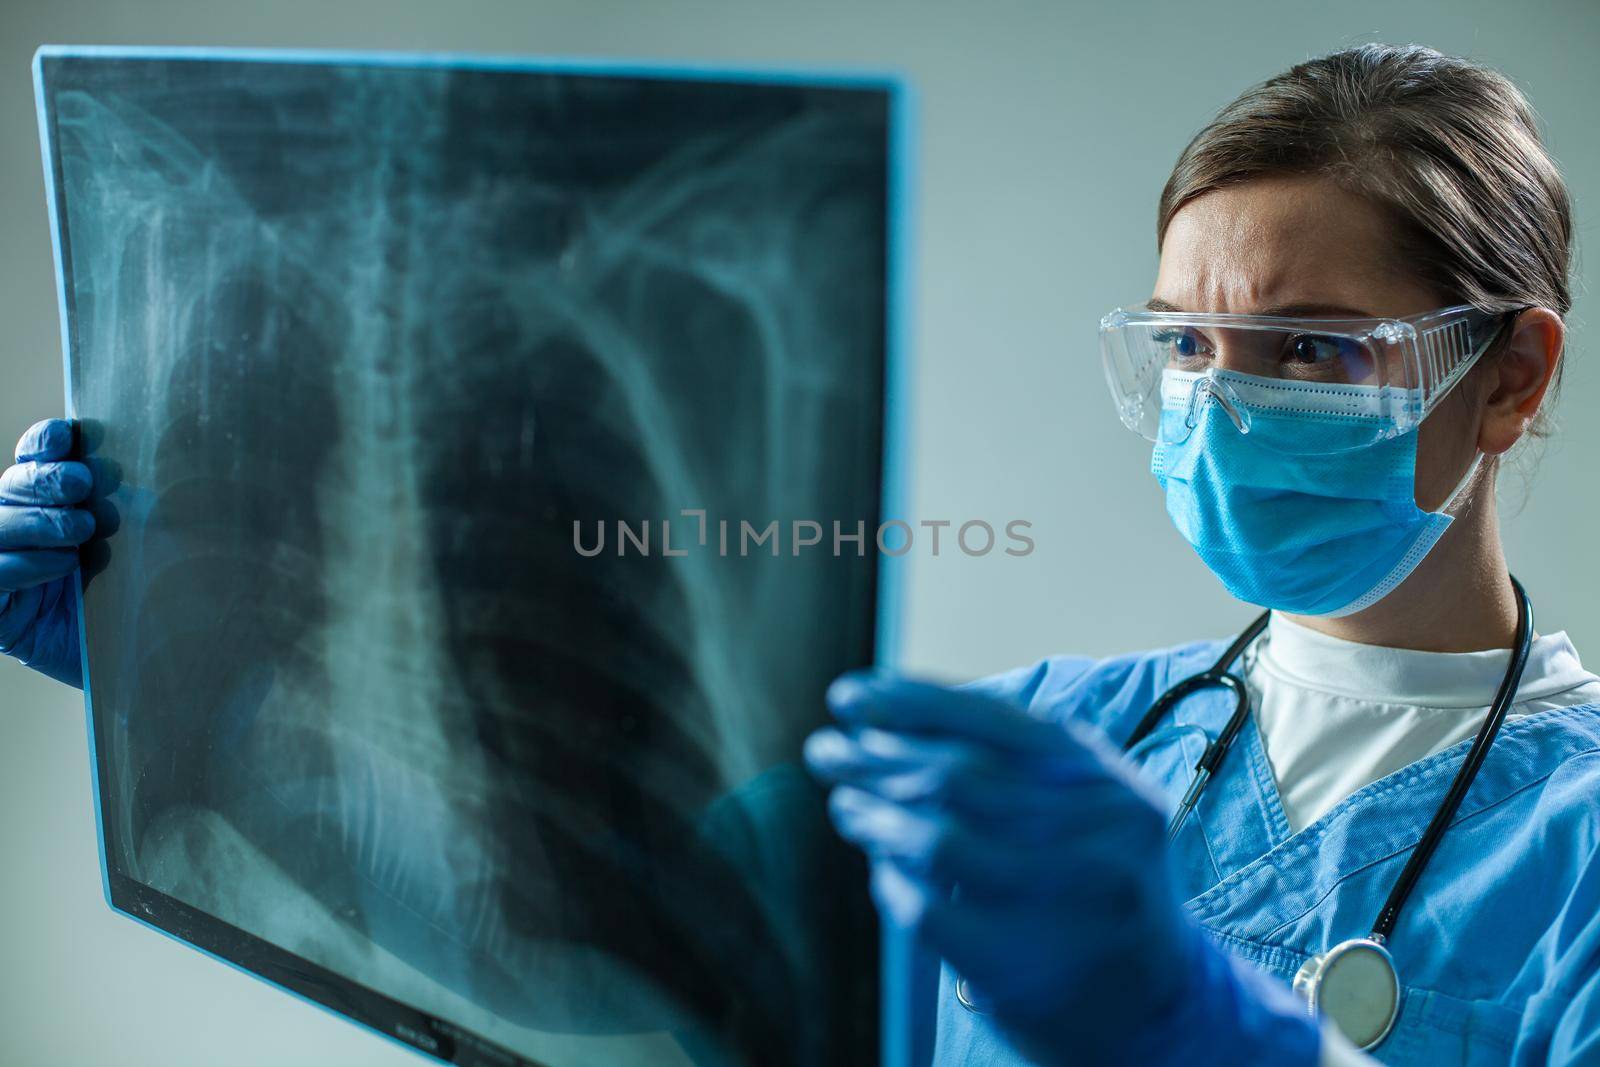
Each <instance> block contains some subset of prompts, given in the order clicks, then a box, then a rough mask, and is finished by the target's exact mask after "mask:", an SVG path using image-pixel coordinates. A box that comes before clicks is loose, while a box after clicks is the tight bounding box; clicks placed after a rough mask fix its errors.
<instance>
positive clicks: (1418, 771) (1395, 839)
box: [1190, 704, 1600, 929]
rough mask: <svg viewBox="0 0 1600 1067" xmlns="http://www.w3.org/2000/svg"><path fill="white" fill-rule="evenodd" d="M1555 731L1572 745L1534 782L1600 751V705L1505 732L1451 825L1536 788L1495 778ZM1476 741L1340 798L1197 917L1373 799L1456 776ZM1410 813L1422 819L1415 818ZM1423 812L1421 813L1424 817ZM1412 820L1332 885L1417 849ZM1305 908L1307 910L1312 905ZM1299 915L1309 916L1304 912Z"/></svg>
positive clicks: (1395, 827)
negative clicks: (1513, 755)
mask: <svg viewBox="0 0 1600 1067" xmlns="http://www.w3.org/2000/svg"><path fill="white" fill-rule="evenodd" d="M1570 726H1578V727H1579V729H1577V730H1574V731H1573V735H1574V736H1570V737H1563V736H1561V735H1560V733H1559V731H1561V730H1562V728H1563V727H1570ZM1585 728H1587V729H1585ZM1552 732H1557V734H1558V736H1557V737H1556V738H1555V739H1554V741H1555V742H1556V743H1561V742H1563V741H1564V742H1566V744H1567V745H1570V746H1571V747H1570V748H1569V749H1568V751H1566V752H1565V753H1564V754H1562V755H1560V756H1559V759H1557V758H1556V757H1555V756H1553V755H1552V756H1548V757H1547V762H1548V765H1549V767H1550V770H1549V771H1547V772H1545V773H1544V774H1542V775H1539V776H1538V777H1537V778H1535V779H1533V780H1532V781H1533V782H1538V781H1542V780H1544V779H1545V778H1548V777H1549V775H1550V774H1551V773H1554V770H1555V768H1556V767H1557V766H1558V765H1559V764H1561V763H1566V762H1568V761H1570V760H1573V759H1577V758H1580V757H1583V756H1587V755H1591V754H1593V753H1596V752H1600V704H1579V705H1575V706H1573V707H1570V708H1552V709H1550V710H1549V711H1545V712H1541V713H1539V714H1538V715H1528V716H1524V717H1521V718H1518V719H1514V720H1511V721H1509V722H1507V723H1506V724H1505V727H1504V728H1503V729H1502V731H1501V737H1500V739H1499V740H1498V741H1497V742H1496V745H1495V748H1496V753H1494V754H1492V755H1491V760H1492V766H1493V771H1494V773H1493V774H1491V775H1490V777H1487V778H1484V779H1483V781H1482V782H1478V783H1475V784H1474V788H1473V790H1472V792H1470V793H1469V794H1468V797H1469V798H1471V799H1474V800H1476V803H1475V804H1473V805H1472V806H1471V807H1470V808H1464V809H1463V811H1462V812H1459V813H1458V814H1457V817H1456V818H1455V819H1454V820H1452V823H1451V825H1456V824H1457V823H1460V822H1461V821H1463V820H1465V819H1467V818H1470V817H1471V816H1473V815H1475V814H1477V813H1479V812H1480V811H1484V810H1487V809H1488V808H1490V807H1492V806H1493V805H1494V804H1495V803H1498V802H1499V801H1500V800H1502V799H1504V798H1506V797H1509V796H1511V795H1514V794H1515V793H1518V792H1521V791H1522V790H1523V789H1524V788H1525V787H1526V786H1527V785H1529V784H1531V783H1530V782H1528V781H1516V782H1514V783H1506V782H1497V781H1496V777H1495V776H1496V775H1498V776H1499V777H1501V778H1503V777H1504V776H1505V773H1506V769H1505V764H1506V760H1507V754H1508V753H1510V752H1512V751H1513V750H1515V749H1516V748H1518V747H1522V748H1525V747H1526V746H1527V745H1529V744H1537V743H1538V740H1539V739H1534V740H1531V741H1530V739H1529V738H1528V736H1527V735H1529V734H1535V735H1537V734H1548V733H1552ZM1583 734H1587V736H1577V735H1583ZM1544 740H1545V742H1546V743H1547V744H1548V743H1550V741H1549V739H1544ZM1470 744H1471V743H1470V741H1462V742H1460V743H1458V744H1456V745H1452V746H1451V747H1449V748H1447V749H1444V750H1443V751H1441V752H1437V753H1434V754H1433V755H1431V756H1428V757H1425V758H1424V759H1421V760H1418V761H1417V762H1416V763H1412V764H1410V765H1408V766H1406V767H1402V768H1400V769H1399V770H1397V771H1394V772H1392V773H1390V774H1388V775H1386V776H1384V777H1383V778H1380V779H1378V780H1377V781H1376V782H1373V783H1371V784H1369V785H1366V786H1363V787H1362V788H1361V789H1358V790H1356V792H1354V793H1352V794H1351V795H1350V796H1348V797H1346V798H1345V799H1344V800H1342V801H1340V802H1339V803H1338V804H1337V805H1335V806H1334V807H1333V808H1332V809H1330V810H1329V811H1328V812H1326V813H1325V814H1323V815H1322V816H1321V817H1319V818H1318V819H1316V820H1315V821H1313V822H1312V823H1311V824H1310V825H1309V826H1306V827H1304V828H1303V829H1301V831H1300V832H1299V833H1297V834H1295V835H1294V836H1293V837H1291V838H1289V839H1288V840H1287V841H1285V842H1283V843H1282V844H1281V845H1278V846H1276V847H1274V848H1271V849H1268V850H1267V851H1266V852H1265V853H1263V854H1262V855H1261V856H1258V857H1257V858H1255V859H1254V860H1252V861H1251V862H1250V863H1248V864H1246V865H1244V866H1243V867H1240V868H1239V869H1237V870H1235V871H1233V872H1232V873H1231V874H1228V875H1226V876H1225V877H1224V878H1223V879H1222V881H1220V882H1218V883H1217V884H1216V885H1214V886H1212V887H1211V888H1210V889H1207V890H1206V891H1205V892H1203V893H1201V894H1199V895H1198V896H1196V897H1194V898H1193V899H1192V900H1191V901H1190V904H1191V905H1192V906H1193V908H1194V909H1195V914H1196V916H1197V917H1201V918H1204V917H1214V916H1217V915H1220V914H1223V913H1225V912H1226V911H1227V909H1228V905H1229V903H1230V901H1229V899H1228V897H1229V895H1230V894H1231V893H1233V892H1234V891H1235V890H1237V889H1239V888H1240V887H1241V886H1243V885H1247V884H1249V883H1251V882H1254V881H1257V880H1259V879H1261V878H1266V877H1276V876H1277V875H1278V871H1279V869H1280V868H1281V867H1284V866H1293V865H1295V864H1297V863H1298V862H1299V861H1300V860H1301V859H1302V858H1303V856H1304V855H1305V854H1308V853H1314V852H1316V851H1318V850H1319V849H1320V848H1321V844H1322V840H1323V838H1325V837H1326V836H1327V835H1328V834H1329V833H1330V832H1332V831H1333V830H1334V829H1335V828H1336V827H1338V826H1339V825H1340V824H1342V823H1343V822H1345V821H1346V819H1347V818H1350V817H1352V816H1360V815H1361V814H1363V809H1365V808H1367V807H1369V806H1370V805H1372V804H1373V803H1374V802H1378V801H1382V800H1384V799H1386V798H1388V797H1389V796H1390V795H1391V794H1395V793H1397V792H1399V791H1401V790H1404V789H1406V788H1409V787H1411V786H1414V785H1416V784H1417V783H1418V782H1419V781H1421V780H1422V779H1425V778H1428V777H1439V776H1448V775H1449V774H1451V773H1453V771H1454V769H1455V767H1456V765H1457V764H1458V763H1459V761H1460V759H1461V756H1462V755H1463V753H1464V752H1465V750H1466V749H1467V748H1469V747H1470ZM1496 757H1497V758H1496ZM1489 770H1490V767H1489V766H1486V767H1485V771H1489ZM1480 777H1481V776H1480ZM1486 785H1487V786H1489V787H1493V788H1497V792H1496V794H1495V796H1494V798H1493V800H1492V801H1485V800H1484V798H1483V791H1484V788H1485V787H1486ZM1412 814H1413V815H1416V813H1412ZM1425 814H1426V813H1423V815H1425ZM1423 815H1416V818H1417V819H1421V818H1423ZM1407 821H1408V820H1399V821H1393V820H1386V821H1385V822H1384V823H1382V824H1381V825H1379V826H1378V827H1375V829H1376V830H1379V831H1383V833H1382V840H1380V839H1379V838H1378V837H1372V838H1368V839H1365V840H1363V841H1362V842H1361V844H1362V845H1364V846H1365V847H1364V848H1363V849H1362V850H1361V851H1360V852H1358V853H1357V854H1356V855H1355V856H1353V857H1352V864H1353V865H1352V866H1349V867H1347V868H1344V869H1343V870H1342V872H1341V873H1340V874H1339V875H1338V876H1337V877H1336V878H1334V879H1333V880H1332V882H1333V884H1337V883H1338V882H1340V881H1343V880H1344V879H1345V878H1347V877H1348V876H1349V875H1351V874H1354V873H1355V872H1357V871H1359V870H1361V869H1364V868H1366V867H1368V866H1370V865H1371V864H1372V863H1375V862H1381V861H1382V860H1383V859H1385V858H1390V857H1392V855H1393V854H1394V852H1395V851H1404V849H1407V848H1410V847H1412V846H1414V845H1415V844H1416V842H1417V841H1418V840H1420V839H1421V835H1422V831H1423V829H1424V827H1423V825H1421V824H1420V823H1419V824H1418V825H1416V826H1415V827H1413V828H1412V829H1410V830H1407V829H1405V827H1404V825H1403V824H1404V823H1405V822H1407ZM1409 821H1415V819H1413V820H1409ZM1362 853H1366V854H1369V855H1370V858H1367V859H1362V858H1361V855H1362ZM1373 853H1376V854H1373ZM1325 892H1326V891H1325V890H1324V889H1323V888H1321V886H1320V885H1319V886H1317V887H1316V888H1315V895H1316V897H1317V898H1319V899H1320V897H1321V896H1323V895H1324V894H1325ZM1312 893H1313V886H1312V885H1310V884H1305V885H1298V884H1297V885H1293V886H1288V887H1286V894H1287V895H1300V896H1308V897H1309V896H1310V895H1312ZM1312 906H1314V905H1312ZM1305 910H1306V911H1309V910H1310V907H1307V908H1306V909H1305ZM1280 914H1281V912H1280ZM1301 914H1304V912H1302V913H1301ZM1279 925H1282V924H1275V926H1274V927H1273V928H1274V929H1276V928H1277V927H1278V926H1279Z"/></svg>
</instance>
